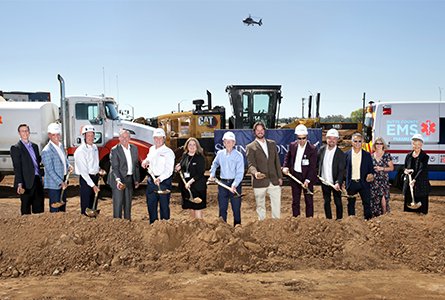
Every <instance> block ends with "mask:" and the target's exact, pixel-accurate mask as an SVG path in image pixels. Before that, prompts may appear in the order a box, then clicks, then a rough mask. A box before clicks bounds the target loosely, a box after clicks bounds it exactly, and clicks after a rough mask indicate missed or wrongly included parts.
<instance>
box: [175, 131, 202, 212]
mask: <svg viewBox="0 0 445 300" xmlns="http://www.w3.org/2000/svg"><path fill="white" fill-rule="evenodd" d="M175 170H176V171H177V172H182V175H183V176H184V179H185V182H186V183H185V184H184V182H183V180H180V181H179V189H180V190H181V196H182V208H183V209H189V210H190V216H191V217H192V218H197V219H202V218H203V214H202V210H203V209H204V208H206V199H207V197H206V196H207V195H206V194H207V184H206V178H205V177H204V172H205V158H204V151H203V150H202V147H201V145H200V144H199V141H198V140H197V139H196V138H194V137H191V138H189V139H188V140H187V141H186V142H185V145H184V154H183V155H182V158H181V160H180V162H179V164H177V165H176V167H175ZM188 190H190V191H191V193H192V195H190V193H189V191H188ZM190 196H193V199H190ZM197 198H200V199H201V200H202V201H201V202H200V203H196V202H198V201H194V199H197Z"/></svg>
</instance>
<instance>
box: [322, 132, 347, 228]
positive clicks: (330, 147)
mask: <svg viewBox="0 0 445 300" xmlns="http://www.w3.org/2000/svg"><path fill="white" fill-rule="evenodd" d="M338 138H339V134H338V131H337V130H336V129H334V128H332V129H329V130H328V132H327V133H326V145H325V146H322V147H321V148H320V151H319V152H318V176H320V177H321V178H323V180H324V181H325V184H322V185H321V190H322V192H323V199H324V213H325V215H326V218H327V219H332V210H331V194H333V196H334V204H335V211H336V219H337V220H340V219H341V218H343V205H342V203H341V186H342V184H343V181H344V177H345V155H344V153H343V151H341V150H340V149H339V148H338V147H337V142H338ZM322 183H323V182H322ZM329 183H330V184H332V185H333V186H334V187H332V186H330V185H328V184H329Z"/></svg>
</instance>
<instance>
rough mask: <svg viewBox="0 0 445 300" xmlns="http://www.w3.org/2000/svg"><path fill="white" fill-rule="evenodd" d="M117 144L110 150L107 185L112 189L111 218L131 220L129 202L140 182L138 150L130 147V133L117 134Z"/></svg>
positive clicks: (124, 131)
mask: <svg viewBox="0 0 445 300" xmlns="http://www.w3.org/2000/svg"><path fill="white" fill-rule="evenodd" d="M119 142H120V143H119V144H117V145H116V146H114V147H113V148H112V149H111V153H110V161H111V169H110V176H108V184H109V185H110V186H111V188H112V196H113V217H114V218H122V209H123V211H124V218H125V219H127V220H131V200H132V198H133V187H134V188H138V187H139V182H140V174H139V154H138V149H137V148H136V147H135V146H134V145H131V144H130V143H129V142H130V133H129V132H128V130H124V129H122V130H121V131H120V132H119Z"/></svg>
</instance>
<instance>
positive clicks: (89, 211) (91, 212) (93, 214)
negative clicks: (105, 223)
mask: <svg viewBox="0 0 445 300" xmlns="http://www.w3.org/2000/svg"><path fill="white" fill-rule="evenodd" d="M99 212H100V210H98V209H96V210H94V209H91V208H87V209H86V210H85V214H86V215H87V216H88V217H90V218H94V217H97V215H98V214H99Z"/></svg>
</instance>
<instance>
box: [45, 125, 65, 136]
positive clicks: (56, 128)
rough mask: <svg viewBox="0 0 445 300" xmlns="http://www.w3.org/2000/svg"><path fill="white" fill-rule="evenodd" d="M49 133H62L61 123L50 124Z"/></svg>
mask: <svg viewBox="0 0 445 300" xmlns="http://www.w3.org/2000/svg"><path fill="white" fill-rule="evenodd" d="M48 133H51V134H61V133H62V129H61V128H60V124H59V123H51V124H49V125H48Z"/></svg>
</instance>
